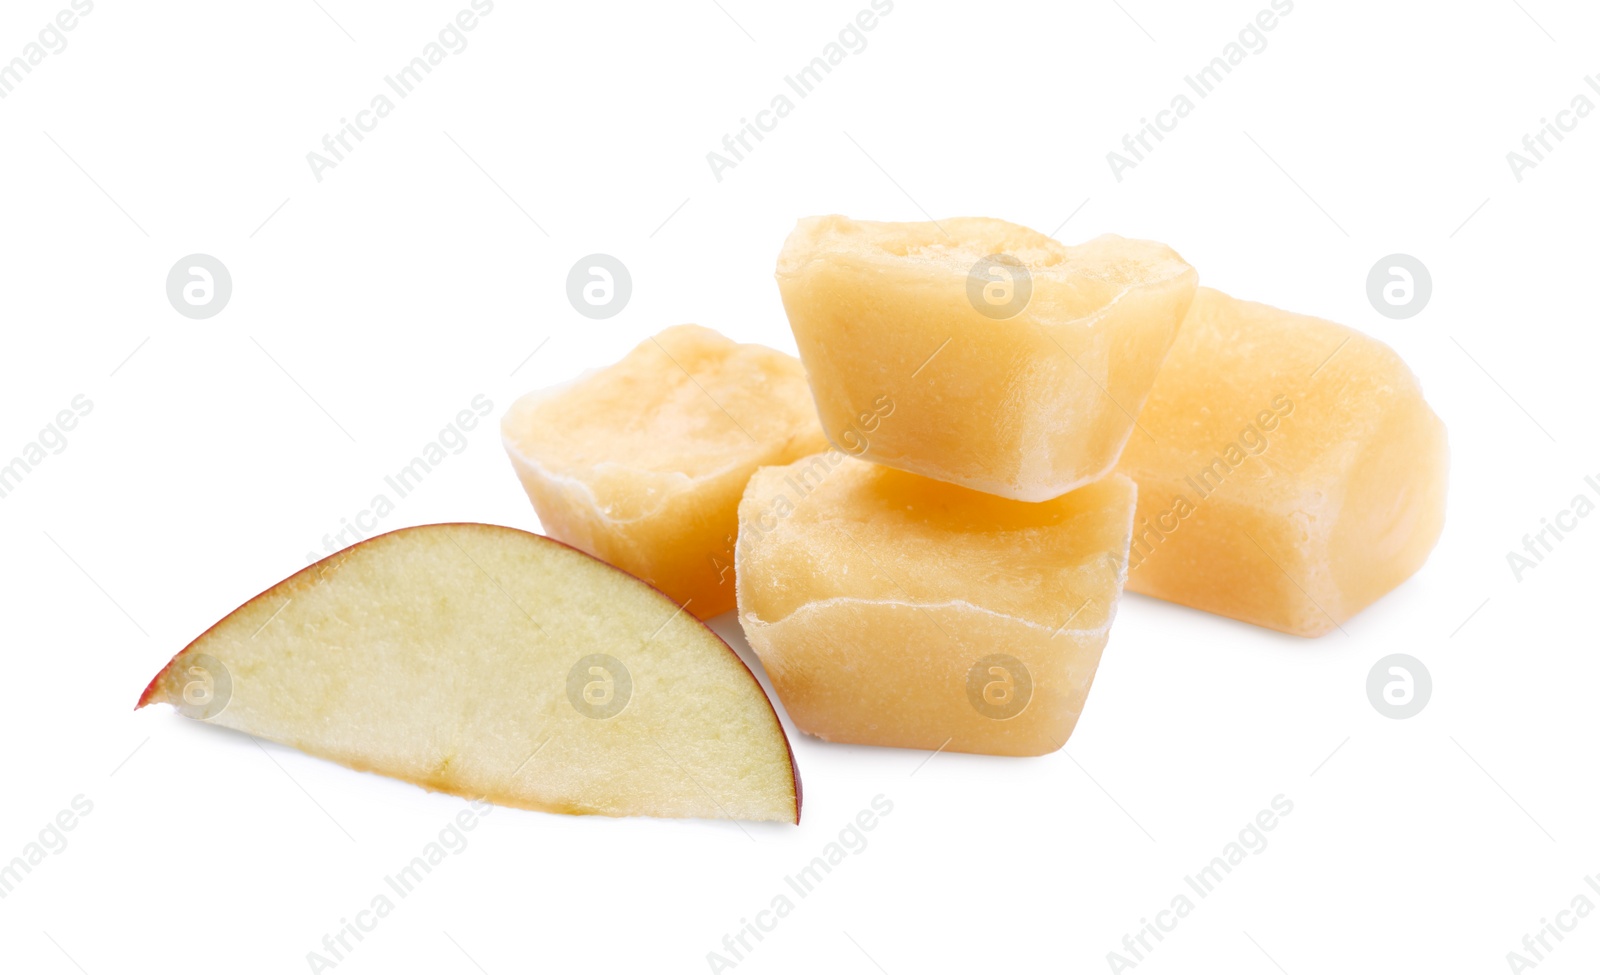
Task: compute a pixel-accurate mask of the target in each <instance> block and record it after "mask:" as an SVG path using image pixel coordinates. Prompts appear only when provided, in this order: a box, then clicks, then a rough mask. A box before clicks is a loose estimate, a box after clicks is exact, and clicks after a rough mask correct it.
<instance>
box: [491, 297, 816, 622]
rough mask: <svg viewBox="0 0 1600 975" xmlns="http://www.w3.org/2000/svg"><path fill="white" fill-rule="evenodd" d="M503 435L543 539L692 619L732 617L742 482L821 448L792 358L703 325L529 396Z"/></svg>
mask: <svg viewBox="0 0 1600 975" xmlns="http://www.w3.org/2000/svg"><path fill="white" fill-rule="evenodd" d="M501 433H502V435H503V437H504V440H505V446H506V450H507V452H508V453H510V455H511V463H512V466H514V467H515V468H516V471H517V476H518V477H519V478H521V480H522V486H523V488H525V489H526V490H527V492H528V497H529V498H530V499H532V501H533V506H534V508H535V510H537V511H538V513H539V521H540V523H541V524H542V525H543V526H544V530H545V533H546V534H548V535H550V536H551V537H553V538H556V539H559V540H560V541H563V542H566V543H568V544H569V545H573V546H575V547H577V548H580V549H582V550H583V551H585V552H588V553H589V554H590V555H594V556H596V557H598V558H601V559H604V560H605V561H607V562H610V563H611V564H612V565H615V566H618V567H620V568H622V569H625V570H627V571H628V572H631V573H633V574H634V575H636V576H639V577H640V578H642V579H644V580H645V581H646V582H648V583H650V584H651V585H653V586H655V587H656V588H657V589H660V590H661V591H662V592H664V593H666V594H667V595H668V596H670V597H672V599H673V600H674V601H676V602H677V603H678V604H679V605H685V604H687V607H688V612H690V613H692V614H693V615H695V616H696V617H698V618H700V619H706V618H708V617H711V616H715V615H717V614H718V613H723V612H727V611H728V610H730V609H732V608H733V605H734V579H733V554H734V535H735V532H736V531H737V530H738V524H739V517H738V507H739V496H740V495H741V494H742V493H743V492H744V486H745V482H746V481H748V480H749V479H750V475H751V474H752V473H754V472H755V470H756V468H758V467H760V466H762V465H764V464H787V463H788V462H790V461H792V460H794V459H795V458H797V457H802V456H805V455H807V454H811V453H815V452H816V451H818V450H822V449H824V448H825V447H826V446H827V441H826V440H825V439H824V437H823V435H822V431H821V429H820V428H819V427H818V426H817V417H816V411H815V409H814V408H813V406H812V405H811V396H810V393H809V392H808V391H807V388H806V379H805V373H804V372H803V371H802V370H801V368H800V363H799V361H798V360H796V359H795V358H794V357H793V356H788V355H784V354H783V353H781V352H777V351H775V350H773V349H769V348H766V347H764V346H760V345H738V344H735V343H734V342H732V341H730V340H729V339H727V338H725V337H723V336H722V335H719V334H717V333H716V332H713V331H712V330H710V329H708V328H701V327H700V326H698V325H679V326H675V327H673V328H669V329H667V330H666V331H664V332H662V333H661V334H659V335H656V336H654V337H652V338H649V339H646V340H645V341H644V342H641V343H640V344H639V345H638V346H637V347H636V348H635V349H634V350H633V351H632V352H629V353H628V354H627V355H626V356H625V357H624V358H623V359H622V360H621V361H620V362H617V363H614V364H613V365H610V366H607V367H606V368H604V369H601V370H599V371H597V372H594V373H591V374H589V375H586V376H583V377H581V378H579V379H577V380H575V381H574V382H571V383H568V384H567V385H565V386H559V387H556V388H553V389H547V390H540V391H537V392H533V393H529V394H528V395H526V396H524V397H522V398H521V399H519V400H518V401H517V402H516V403H515V404H514V405H513V406H512V407H511V409H510V411H509V412H507V413H506V416H505V418H504V420H503V421H502V422H501Z"/></svg>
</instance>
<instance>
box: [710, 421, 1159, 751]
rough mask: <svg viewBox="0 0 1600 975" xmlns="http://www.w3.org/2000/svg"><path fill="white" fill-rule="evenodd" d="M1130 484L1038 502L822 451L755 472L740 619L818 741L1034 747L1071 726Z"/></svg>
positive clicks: (792, 712) (1095, 652) (1115, 580)
mask: <svg viewBox="0 0 1600 975" xmlns="http://www.w3.org/2000/svg"><path fill="white" fill-rule="evenodd" d="M1134 492H1135V488H1134V485H1133V483H1132V482H1131V481H1129V480H1128V479H1127V478H1125V477H1121V476H1117V475H1111V476H1109V477H1107V478H1106V479H1104V480H1102V481H1099V482H1097V483H1095V484H1092V485H1089V486H1088V487H1084V488H1080V489H1079V490H1077V491H1074V492H1072V493H1071V494H1067V495H1064V496H1062V497H1059V498H1055V499H1053V500H1050V501H1046V502H1043V503H1041V504H1027V503H1024V502H1020V501H1012V500H1009V499H1006V498H1000V497H996V496H994V495H992V494H983V493H980V492H978V491H971V490H968V489H966V488H962V487H958V486H956V485H952V484H946V483H943V482H941V481H934V480H930V479H928V478H925V477H919V476H917V475H915V474H908V473H906V472H904V471H899V470H894V469H893V468H888V467H880V466H878V465H875V464H870V463H865V462H862V461H858V460H853V459H851V458H849V457H846V456H845V455H844V454H842V453H840V452H839V451H829V452H827V453H824V454H821V455H818V456H816V457H810V458H806V459H804V460H800V461H796V462H795V463H793V464H790V465H789V466H787V467H767V468H763V469H762V470H760V471H757V472H756V475H755V477H753V478H751V479H750V486H749V487H748V488H747V489H746V490H745V495H744V500H743V501H741V502H740V504H739V551H738V578H739V619H740V622H741V623H742V624H743V626H744V632H745V635H746V637H747V638H748V639H749V641H750V646H751V647H752V648H754V649H755V651H756V653H757V654H758V655H759V656H760V657H761V662H762V664H763V665H765V667H766V670H767V674H768V676H769V677H771V679H772V686H773V688H774V689H775V690H776V691H777V693H778V696H779V698H781V699H782V701H783V703H784V706H785V707H786V708H787V709H788V711H789V717H790V718H791V719H793V721H794V723H795V724H796V725H797V726H798V727H799V728H800V729H801V730H802V731H805V732H806V733H808V734H812V735H816V736H818V737H820V738H825V739H828V740H829V741H842V742H855V743H858V744H867V745H893V746H897V747H901V748H926V749H938V748H946V749H953V750H955V751H963V752H983V753H988V754H995V755H1042V754H1045V753H1046V752H1051V751H1054V750H1056V749H1057V748H1060V747H1061V746H1062V745H1063V744H1065V743H1066V740H1067V736H1068V735H1070V734H1072V728H1073V726H1074V725H1075V724H1076V723H1077V721H1078V714H1079V712H1080V711H1082V709H1083V702H1084V698H1085V697H1086V696H1087V695H1088V693H1089V684H1090V682H1091V681H1092V680H1093V679H1094V672H1095V667H1096V666H1097V665H1098V664H1099V662H1100V651H1101V650H1102V649H1103V648H1104V647H1105V644H1106V637H1107V634H1108V632H1109V630H1110V628H1111V621H1112V619H1113V617H1114V616H1115V615H1116V608H1117V600H1118V598H1119V597H1120V595H1121V594H1122V586H1123V581H1124V579H1125V577H1126V574H1127V553H1128V537H1129V528H1130V525H1131V523H1132V518H1133V509H1134Z"/></svg>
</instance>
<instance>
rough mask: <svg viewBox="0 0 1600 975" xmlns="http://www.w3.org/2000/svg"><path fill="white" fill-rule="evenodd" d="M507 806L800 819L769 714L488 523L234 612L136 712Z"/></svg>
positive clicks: (606, 581) (442, 533)
mask: <svg viewBox="0 0 1600 975" xmlns="http://www.w3.org/2000/svg"><path fill="white" fill-rule="evenodd" d="M158 702H159V703H166V704H172V705H174V706H175V707H177V708H178V709H179V710H180V711H182V712H183V713H185V714H187V715H189V716H190V717H195V718H199V719H201V720H205V721H209V722H210V723H212V724H219V725H223V726H225V727H229V728H234V729H237V730H239V731H243V732H246V733H247V734H250V735H255V736H258V737H262V738H268V739H271V740H273V741H277V742H282V743H284V744H287V745H293V746H294V747H296V748H299V749H300V750H302V751H305V752H308V753H310V754H312V755H317V756H320V757H322V758H327V759H331V760H333V761H335V762H339V763H340V764H342V765H347V766H349V767H351V768H355V769H360V770H362V771H371V772H378V773H381V774H383V775H389V776H392V777H394V778H398V779H404V780H406V781H408V782H414V783H416V784H418V785H421V786H423V787H424V788H427V789H429V790H432V791H437V792H448V793H451V794H454V795H459V796H465V797H468V798H480V797H481V798H485V799H488V800H490V801H492V802H496V803H499V804H501V805H506V806H516V807H520V808H524V809H539V810H544V811H547V812H560V813H573V814H599V815H605V816H681V817H695V818H703V819H746V820H780V821H790V822H796V823H798V822H799V821H800V776H799V774H798V772H797V771H796V770H795V767H794V755H793V753H792V752H791V751H790V749H789V741H788V738H787V736H786V735H785V734H784V731H783V726H782V725H781V724H780V723H779V721H778V716H777V713H776V712H775V711H774V710H773V708H772V704H771V702H769V701H768V700H767V697H766V694H765V693H763V691H762V689H761V685H760V684H759V683H757V682H756V679H755V676H754V675H753V674H751V673H750V669H749V668H748V667H746V666H745V665H744V662H743V661H742V660H740V659H739V657H738V655H737V654H735V653H734V652H733V651H732V650H731V649H730V648H729V647H728V645H727V644H725V643H723V642H722V640H721V638H719V637H718V636H717V635H716V634H714V633H713V632H712V631H711V630H710V629H708V628H706V627H705V626H704V625H703V624H701V623H700V622H698V621H697V620H695V618H694V617H693V616H692V615H690V614H688V613H685V612H683V611H682V610H681V608H679V607H678V606H677V605H675V604H674V603H673V602H672V601H671V600H669V599H668V598H667V597H666V596H664V595H662V594H661V593H659V592H657V591H656V590H654V589H651V588H650V587H649V586H647V585H645V584H644V583H643V582H640V581H639V580H638V579H635V578H634V577H633V576H630V575H628V574H627V573H625V572H623V571H621V570H620V569H616V568H613V567H612V566H609V565H607V564H605V563H604V562H601V561H599V560H598V559H595V558H592V557H590V556H588V555H585V554H583V553H582V552H579V551H578V550H577V549H573V548H569V547H567V546H566V545H563V544H561V543H560V542H556V541H552V540H551V539H548V538H545V537H543V536H541V535H534V534H531V533H529V532H523V531H518V530H516V529H513V528H502V527H499V526H495V525H477V524H453V525H425V526H422V527H418V528H402V529H400V530H398V531H394V532H389V533H388V534H385V535H379V536H376V537H374V538H370V539H367V540H366V541H364V542H361V543H359V544H357V545H354V546H352V547H351V548H348V549H345V550H344V551H342V552H340V553H338V554H336V555H333V556H330V557H329V558H327V559H324V560H322V561H321V562H318V563H317V564H315V565H312V566H310V567H308V568H306V569H304V570H302V571H301V572H298V573H296V574H295V575H293V576H290V577H289V578H288V579H285V580H284V581H283V582H280V583H279V584H278V585H276V586H273V587H272V588H271V589H268V590H267V591H266V592H264V593H262V594H261V595H259V596H257V597H255V598H254V599H252V600H250V601H249V602H247V603H245V604H244V605H243V606H241V607H239V608H238V609H236V610H234V611H233V612H232V613H230V614H229V615H228V616H227V617H225V618H224V619H223V620H222V621H221V622H219V623H217V624H216V625H215V626H213V627H212V628H211V629H209V630H207V631H206V632H205V633H204V634H202V635H201V636H200V638H199V639H197V640H195V641H194V642H193V643H191V644H189V646H187V647H185V648H184V650H183V651H182V652H181V653H179V654H178V655H177V656H176V657H174V658H173V659H172V661H171V662H170V663H168V664H167V666H166V667H165V668H164V669H163V670H162V671H161V673H159V674H157V675H156V677H155V679H154V680H153V681H151V682H150V686H149V687H147V688H146V689H145V692H144V695H143V696H142V697H141V698H140V699H139V705H138V706H139V707H144V706H145V705H147V704H154V703H158Z"/></svg>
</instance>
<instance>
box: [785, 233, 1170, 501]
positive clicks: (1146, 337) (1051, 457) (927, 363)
mask: <svg viewBox="0 0 1600 975" xmlns="http://www.w3.org/2000/svg"><path fill="white" fill-rule="evenodd" d="M1197 281H1198V277H1197V276H1196V274H1195V271H1194V268H1192V267H1190V266H1189V265H1188V264H1186V263H1184V260H1183V258H1181V257H1179V256H1178V255H1177V254H1175V253H1174V252H1173V251H1172V250H1171V249H1170V248H1168V247H1166V246H1164V245H1162V244H1153V243H1150V242H1148V241H1141V240H1125V239H1123V238H1121V237H1112V236H1106V237H1101V238H1099V239H1097V240H1093V241H1090V242H1089V243H1087V244H1083V245H1080V246H1078V247H1066V246H1063V245H1062V244H1059V243H1057V242H1056V241H1054V240H1051V239H1050V238H1049V237H1046V236H1044V235H1043V234H1039V233H1035V232H1034V231H1032V230H1029V229H1028V228H1026V227H1019V226H1017V225H1015V224H1011V223H1006V222H1005V221H1003V220H989V219H983V218H971V217H967V218H957V219H953V220H945V221H943V222H941V223H858V222H856V221H854V220H847V219H845V218H844V217H814V218H811V219H809V220H802V221H800V224H799V226H798V227H796V228H795V230H794V232H793V233H792V234H790V235H789V240H788V242H787V243H786V244H785V245H784V248H783V253H782V254H781V255H780V256H779V258H778V287H779V290H780V291H781V292H782V294H783V305H784V308H785V310H787V311H788V313H789V324H790V326H791V327H792V328H793V329H794V337H795V341H796V342H797V343H799V346H800V359H801V361H802V362H804V363H805V367H806V375H807V377H808V378H809V379H810V381H811V390H812V392H813V393H814V394H815V395H816V399H817V412H818V413H819V414H820V415H821V417H822V427H823V429H824V430H826V431H827V433H828V436H829V438H830V439H831V440H832V441H833V442H834V443H835V444H840V445H841V446H842V445H843V444H844V442H845V439H846V438H847V437H848V435H849V433H850V431H851V430H852V424H854V423H855V421H856V418H857V416H858V415H859V414H860V412H861V411H862V410H863V409H866V408H868V407H869V406H870V404H871V403H872V402H873V401H874V400H876V399H877V398H878V397H881V396H888V397H890V398H891V399H893V400H894V402H895V405H896V408H897V409H899V410H900V411H901V415H900V417H899V419H898V420H897V422H894V423H886V424H884V429H883V430H881V431H878V432H877V433H875V434H874V435H873V436H872V437H871V438H869V440H868V444H867V447H866V449H865V451H864V452H862V454H861V456H862V457H863V458H864V459H866V460H870V461H875V462H877V463H879V464H887V465H889V466H890V467H898V468H900V469H901V470H906V471H911V472H912V473H913V474H921V475H923V476H925V477H931V478H935V479H937V480H940V481H949V482H950V483H952V484H960V485H962V486H963V487H969V488H972V489H973V490H975V491H984V492H987V493H989V494H998V495H1000V496H1001V497H1006V498H1015V499H1017V500H1019V501H1048V500H1050V499H1051V498H1056V497H1060V496H1061V495H1063V494H1066V493H1067V492H1068V491H1071V490H1072V489H1074V488H1078V487H1082V486H1083V485H1085V484H1088V483H1090V482H1091V481H1096V480H1099V479H1100V478H1102V477H1104V476H1105V475H1106V474H1108V473H1110V472H1111V469H1112V468H1113V467H1115V466H1116V463H1117V455H1118V454H1120V453H1122V445H1123V444H1124V443H1126V442H1127V440H1128V436H1129V434H1130V433H1131V432H1132V431H1133V418H1134V415H1135V414H1137V413H1138V412H1139V407H1141V406H1143V405H1144V399H1145V396H1146V395H1147V394H1148V393H1149V392H1150V385H1151V383H1153V382H1154V381H1155V378H1156V372H1157V371H1158V370H1159V369H1160V368H1161V362H1162V360H1163V359H1165V358H1166V355H1167V349H1168V347H1170V346H1171V345H1172V339H1173V336H1174V335H1176V334H1177V331H1178V324H1179V323H1180V322H1182V321H1183V314H1184V312H1185V311H1186V310H1188V307H1189V302H1190V301H1191V300H1192V299H1193V298H1194V289H1195V285H1196V283H1197Z"/></svg>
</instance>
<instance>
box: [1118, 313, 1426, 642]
mask: <svg viewBox="0 0 1600 975" xmlns="http://www.w3.org/2000/svg"><path fill="white" fill-rule="evenodd" d="M1139 423H1140V426H1141V427H1142V428H1143V429H1144V430H1145V431H1148V434H1149V435H1148V436H1135V437H1134V438H1133V440H1132V441H1131V442H1130V443H1129V444H1128V449H1127V452H1126V453H1124V454H1123V456H1122V462H1121V464H1120V466H1119V468H1118V469H1119V470H1121V471H1122V472H1123V473H1124V474H1127V475H1128V476H1129V477H1131V478H1133V479H1134V480H1135V481H1138V482H1139V515H1138V519H1137V520H1136V522H1135V524H1134V532H1133V549H1132V556H1131V559H1132V565H1133V568H1132V570H1131V572H1130V574H1129V577H1128V588H1129V589H1132V590H1133V591H1134V592H1142V593H1148V594H1149V595H1152V596H1159V597H1161V598H1162V599H1170V600H1172V601H1173V602H1177V603H1184V604H1185V605H1188V606H1193V607H1196V608H1197V609H1203V610H1207V611H1208V612H1212V613H1220V614H1222V615H1223V616H1231V617H1233V618H1235V619H1241V620H1245V621H1246V622H1249V623H1256V624H1259V625H1261V626H1270V627H1272V628H1273V629H1277V630H1283V631H1284V632H1287V633H1295V634H1298V635H1300V636H1319V635H1321V634H1323V633H1327V632H1328V631H1330V630H1332V629H1333V628H1335V627H1337V626H1339V625H1341V624H1342V623H1344V621H1346V620H1348V619H1349V618H1350V617H1351V616H1354V615H1355V614H1356V613H1357V612H1359V611H1360V610H1361V609H1362V608H1363V607H1365V606H1367V605H1368V604H1369V603H1371V602H1372V601H1373V600H1375V599H1377V598H1378V597H1379V596H1382V595H1383V594H1384V593H1386V592H1388V591H1389V590H1391V589H1393V588H1394V587H1395V586H1398V585H1399V584H1400V583H1401V582H1403V581H1405V579H1406V578H1407V577H1409V576H1410V575H1411V574H1412V573H1413V572H1416V571H1417V569H1418V568H1420V567H1421V565H1422V563H1423V562H1424V561H1425V560H1426V559H1427V558H1428V553H1429V552H1430V551H1432V549H1433V545H1434V542H1436V541H1438V539H1439V533H1440V531H1441V530H1442V529H1443V528H1444V509H1445V495H1446V490H1447V480H1448V475H1449V464H1450V456H1449V446H1448V443H1447V441H1446V435H1445V428H1444V424H1443V423H1441V422H1440V421H1439V418H1438V417H1437V416H1435V415H1434V412H1433V410H1431V409H1429V407H1428V403H1427V401H1426V400H1424V399H1423V398H1422V387H1421V386H1420V385H1419V384H1418V383H1417V378H1416V377H1415V376H1414V375H1412V373H1411V370H1410V369H1408V368H1407V367H1406V364H1405V363H1404V362H1402V361H1401V359H1400V357H1399V356H1398V355H1396V354H1395V352H1394V350H1393V349H1391V348H1389V347H1388V346H1387V345H1384V344H1383V343H1382V342H1379V341H1378V340H1376V339H1373V338H1369V337H1368V336H1366V335H1363V334H1361V333H1360V332H1357V331H1354V330H1352V329H1348V328H1345V327H1344V326H1342V325H1335V324H1334V323H1332V322H1327V321H1323V320H1321V319H1317V318H1310V317H1308V316H1305V315H1296V314H1292V313H1290V312H1286V311H1280V310H1278V309H1276V308H1272V307H1269V306H1267V305H1260V304H1256V303H1254V302H1249V301H1239V300H1237V299H1234V298H1230V297H1228V296H1227V295H1225V294H1223V293H1222V292H1220V291H1213V290H1212V289H1210V288H1201V289H1200V292H1199V294H1198V295H1196V297H1195V300H1194V306H1193V307H1192V308H1191V309H1190V310H1189V317H1188V319H1187V320H1186V321H1185V322H1184V323H1183V328H1182V329H1181V330H1180V331H1179V333H1178V340H1177V342H1176V343H1174V345H1173V347H1172V354H1171V355H1170V356H1169V357H1168V359H1167V364H1166V367H1165V368H1164V369H1163V370H1162V371H1161V376H1160V377H1159V378H1158V379H1157V380H1156V385H1155V389H1154V391H1152V392H1151V394H1150V400H1149V402H1148V403H1147V404H1146V405H1145V408H1144V412H1142V413H1141V414H1139Z"/></svg>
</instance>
